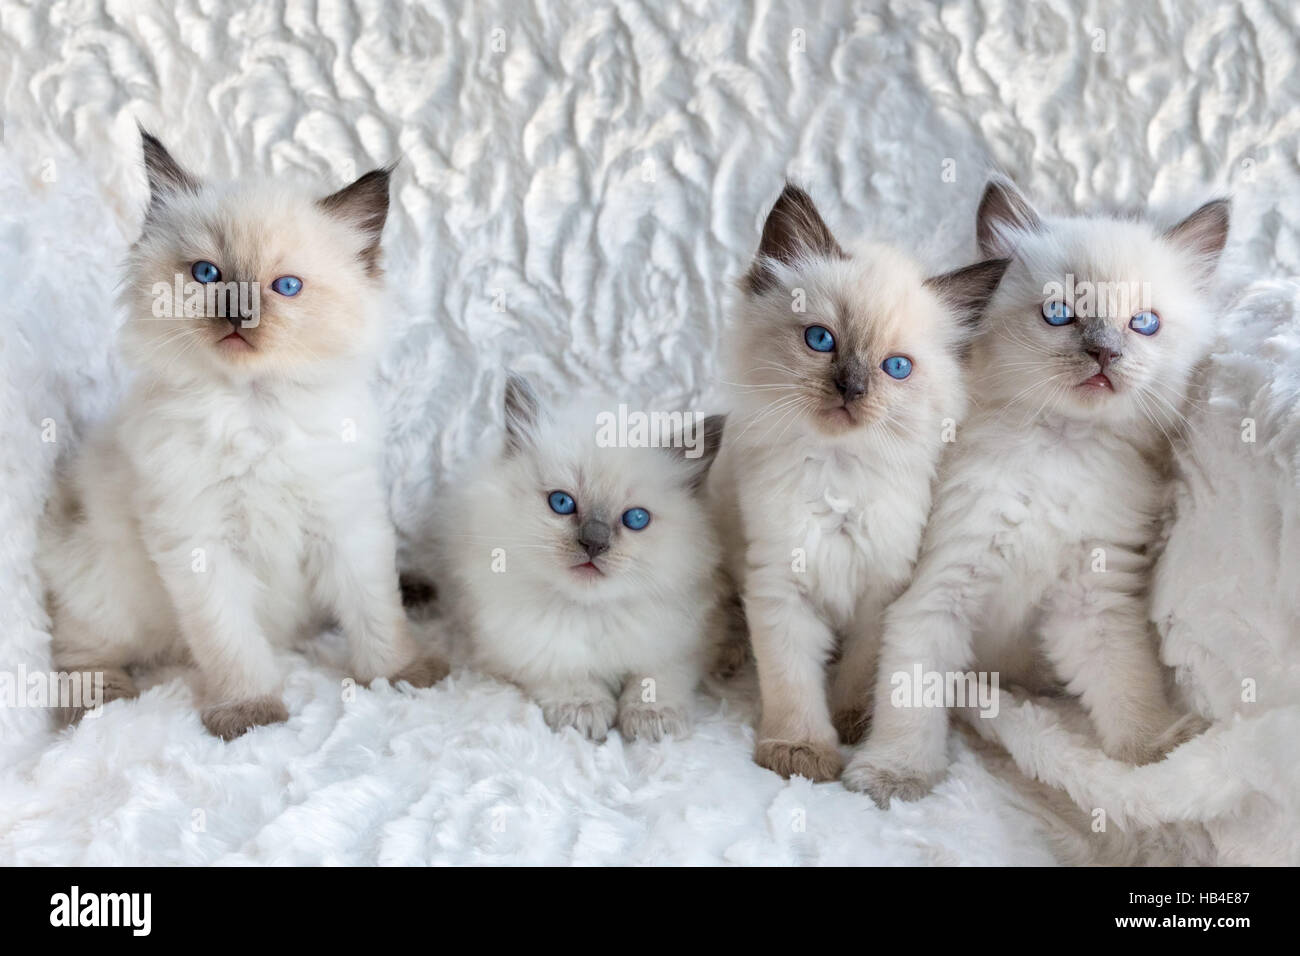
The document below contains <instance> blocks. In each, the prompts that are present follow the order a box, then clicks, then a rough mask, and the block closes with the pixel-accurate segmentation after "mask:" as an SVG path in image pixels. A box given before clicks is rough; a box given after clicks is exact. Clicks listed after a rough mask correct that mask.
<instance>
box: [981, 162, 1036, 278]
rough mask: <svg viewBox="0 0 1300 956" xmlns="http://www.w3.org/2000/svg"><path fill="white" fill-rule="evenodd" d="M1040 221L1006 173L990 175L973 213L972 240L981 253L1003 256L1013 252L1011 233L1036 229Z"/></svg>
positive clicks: (987, 255) (994, 256) (990, 256)
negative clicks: (977, 206) (976, 209)
mask: <svg viewBox="0 0 1300 956" xmlns="http://www.w3.org/2000/svg"><path fill="white" fill-rule="evenodd" d="M1042 228H1043V220H1042V219H1040V218H1039V216H1038V213H1037V212H1035V211H1034V207H1033V206H1032V205H1031V204H1030V202H1029V200H1028V199H1026V198H1025V196H1024V194H1023V193H1022V192H1021V191H1020V190H1019V189H1017V188H1016V184H1015V183H1013V182H1012V181H1011V180H1009V179H1007V178H1006V177H1005V176H993V177H992V178H990V179H989V182H988V185H987V186H985V187H984V195H983V196H982V197H980V205H979V211H978V212H976V213H975V241H976V242H977V243H978V244H979V250H980V254H981V255H983V256H985V257H987V258H989V259H1002V258H1006V257H1008V256H1010V255H1011V254H1012V253H1014V252H1015V244H1014V240H1013V239H1012V238H1011V235H1010V234H1011V233H1015V232H1038V230H1040V229H1042Z"/></svg>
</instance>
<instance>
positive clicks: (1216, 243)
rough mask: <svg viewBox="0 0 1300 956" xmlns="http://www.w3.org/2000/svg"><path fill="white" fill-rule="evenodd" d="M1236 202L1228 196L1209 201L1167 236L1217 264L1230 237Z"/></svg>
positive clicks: (1166, 235) (1210, 262)
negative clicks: (1229, 224) (1232, 215)
mask: <svg viewBox="0 0 1300 956" xmlns="http://www.w3.org/2000/svg"><path fill="white" fill-rule="evenodd" d="M1231 213H1232V203H1231V202H1230V201H1229V200H1227V199H1215V200H1212V201H1210V202H1207V203H1206V204H1205V205H1204V206H1202V207H1201V208H1200V209H1198V210H1196V212H1194V213H1192V214H1191V215H1190V216H1188V217H1187V218H1186V219H1184V220H1183V221H1182V222H1180V223H1179V224H1178V225H1176V226H1174V227H1173V228H1172V229H1169V230H1168V231H1167V232H1166V233H1165V238H1166V239H1168V240H1169V241H1170V242H1173V243H1175V244H1176V245H1179V246H1182V247H1183V248H1184V249H1187V250H1189V251H1190V252H1192V253H1194V254H1195V255H1197V256H1200V257H1201V258H1203V259H1205V260H1206V262H1207V264H1209V265H1213V264H1214V263H1216V262H1218V260H1219V253H1221V252H1223V246H1224V244H1225V243H1226V242H1227V241H1228V221H1229V218H1230V216H1231Z"/></svg>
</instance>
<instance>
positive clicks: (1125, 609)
mask: <svg viewBox="0 0 1300 956" xmlns="http://www.w3.org/2000/svg"><path fill="white" fill-rule="evenodd" d="M1226 232H1227V209H1226V204H1220V203H1216V204H1208V205H1207V206H1205V207H1203V208H1202V209H1201V210H1199V211H1198V212H1197V213H1196V214H1194V215H1193V216H1191V217H1189V218H1188V219H1187V220H1186V221H1184V222H1183V223H1181V224H1179V226H1177V227H1175V228H1174V229H1171V230H1169V231H1168V232H1167V233H1164V234H1161V233H1159V232H1157V231H1156V230H1154V229H1153V228H1152V227H1151V226H1149V225H1147V224H1145V223H1143V222H1139V221H1128V220H1126V221H1120V220H1114V219H1108V218H1087V217H1079V218H1071V219H1045V218H1044V217H1041V216H1039V215H1038V214H1037V213H1036V212H1034V211H1033V209H1032V207H1031V206H1030V205H1029V203H1028V202H1027V201H1026V200H1025V199H1024V197H1023V196H1021V195H1020V194H1019V193H1018V192H1017V191H1016V190H1015V187H1014V186H1013V185H1012V184H1011V183H1009V182H1007V181H1005V180H995V181H994V182H993V183H991V184H990V186H989V189H988V191H987V192H986V195H985V199H984V202H983V203H982V204H981V212H980V221H979V224H978V228H977V234H978V236H979V237H980V241H981V244H982V245H983V246H984V248H985V251H986V252H992V253H995V254H1001V255H1011V256H1013V257H1014V260H1013V263H1012V265H1011V267H1010V268H1009V270H1008V272H1007V274H1006V277H1005V278H1004V279H1003V282H1002V284H1001V286H1000V287H999V289H998V292H997V294H996V296H995V298H994V301H993V303H992V305H991V306H990V309H989V316H988V324H987V328H986V330H985V331H984V333H983V335H982V336H981V338H980V339H979V341H978V342H977V344H976V347H975V352H974V376H975V378H974V385H973V395H974V398H975V401H976V409H975V411H974V412H973V413H972V414H971V416H970V419H969V420H968V421H967V423H966V424H965V425H964V426H963V428H962V430H961V434H960V438H959V440H958V442H957V443H956V445H955V446H954V449H953V452H952V454H951V455H950V456H949V457H948V458H947V459H946V461H945V464H944V468H943V474H942V477H941V481H940V485H939V489H938V491H937V494H936V503H935V510H934V514H933V516H932V518H931V521H930V524H929V527H928V529H927V531H926V536H925V542H924V544H923V546H922V556H921V558H920V561H919V563H918V565H917V571H916V576H915V579H914V581H913V582H912V584H911V585H910V586H909V588H908V590H907V591H906V593H904V594H903V595H902V596H901V597H900V598H899V599H898V600H897V601H896V602H895V603H894V604H893V606H891V607H890V608H889V610H888V613H887V614H886V617H885V621H886V623H885V635H884V649H883V652H882V658H881V666H880V673H879V678H878V681H879V684H878V688H877V697H876V706H875V716H874V722H873V727H872V731H871V736H870V738H869V740H868V741H867V743H866V744H865V746H864V747H863V748H862V749H861V750H860V751H859V752H858V753H857V754H856V755H855V757H854V758H853V760H852V762H851V764H850V766H849V767H848V768H847V769H846V771H845V774H844V782H845V784H846V785H847V786H849V787H852V788H854V789H860V790H865V791H866V792H868V793H870V794H871V796H872V797H873V798H874V799H875V800H876V802H877V803H879V804H881V805H882V806H887V805H888V803H889V801H890V799H891V798H893V797H898V798H902V799H909V798H914V797H917V796H920V795H921V794H923V793H925V792H927V791H928V790H929V788H930V787H931V786H932V785H933V783H934V782H935V781H936V780H937V779H938V778H939V777H940V776H942V774H943V772H944V769H945V767H946V765H947V749H946V729H947V712H946V711H945V710H944V709H942V708H925V707H895V706H891V705H890V701H889V693H888V689H887V688H888V684H889V681H890V679H891V675H893V674H895V673H899V672H903V673H907V672H910V671H911V670H912V668H913V667H914V666H915V665H917V664H919V665H920V666H921V667H922V668H923V670H925V671H933V672H937V673H940V674H944V673H952V672H963V671H966V670H967V669H968V668H970V667H972V666H974V667H976V668H978V669H979V670H981V671H997V672H999V673H1000V674H1001V682H1002V683H1003V684H1004V685H1005V684H1006V683H1019V684H1023V685H1026V686H1028V687H1031V688H1035V687H1036V688H1049V687H1054V686H1055V685H1056V684H1057V683H1058V682H1059V683H1063V684H1064V686H1065V688H1066V689H1068V690H1069V691H1070V692H1072V693H1074V694H1078V695H1079V696H1080V697H1081V698H1082V702H1083V704H1084V707H1085V708H1086V709H1087V710H1088V712H1089V713H1090V715H1091V717H1092V720H1093V723H1094V725H1095V727H1096V729H1097V731H1098V733H1099V735H1100V738H1101V745H1102V748H1103V749H1104V750H1105V752H1106V753H1107V754H1108V755H1110V756H1112V757H1115V758H1118V759H1120V760H1123V761H1126V762H1129V763H1138V764H1141V763H1147V762H1150V761H1152V760H1156V759H1158V758H1159V757H1161V756H1162V755H1163V754H1164V753H1165V752H1166V751H1168V750H1169V749H1170V748H1171V747H1173V746H1176V745H1177V744H1178V743H1179V742H1181V741H1182V740H1184V739H1186V738H1187V736H1189V735H1190V734H1192V733H1194V732H1195V731H1196V730H1197V729H1198V727H1199V726H1200V724H1199V723H1198V722H1197V721H1196V720H1195V719H1192V718H1184V717H1183V716H1182V715H1180V714H1179V713H1178V712H1176V711H1175V710H1174V709H1173V708H1172V707H1171V705H1170V704H1169V703H1168V701H1167V699H1166V693H1165V681H1164V675H1163V673H1162V670H1161V668H1160V665H1159V662H1158V660H1157V657H1156V649H1155V646H1154V641H1153V638H1152V635H1151V633H1150V627H1149V624H1148V612H1147V591H1148V578H1149V570H1150V561H1151V557H1152V551H1153V548H1154V546H1155V543H1156V535H1157V530H1158V523H1159V520H1160V517H1161V514H1162V512H1163V510H1164V508H1165V505H1166V501H1167V477H1168V469H1169V464H1170V452H1171V444H1170V443H1171V439H1172V436H1173V435H1174V434H1175V433H1176V432H1177V429H1178V426H1179V425H1180V423H1181V422H1182V421H1183V419H1184V410H1185V408H1186V403H1187V401H1188V394H1187V393H1188V382H1189V379H1190V377H1191V375H1192V372H1193V369H1194V368H1195V366H1196V365H1197V363H1198V362H1200V361H1201V360H1202V358H1203V357H1204V356H1205V354H1206V352H1207V350H1208V348H1209V346H1210V342H1211V335H1212V331H1213V311H1212V309H1211V307H1210V305H1211V296H1210V291H1211V288H1210V286H1211V284H1212V275H1213V266H1214V260H1215V258H1216V257H1217V255H1218V252H1219V250H1221V249H1222V246H1223V242H1224V240H1225V238H1226ZM1067 273H1069V274H1073V275H1074V276H1075V282H1076V286H1078V284H1079V283H1082V282H1085V281H1086V282H1090V283H1093V284H1095V285H1098V286H1101V287H1102V288H1111V287H1109V286H1105V285H1101V284H1105V283H1124V284H1128V283H1136V285H1135V286H1133V288H1134V289H1135V290H1138V291H1137V294H1138V299H1137V300H1136V301H1130V302H1129V303H1128V306H1129V308H1128V309H1126V310H1124V311H1123V312H1117V311H1116V310H1115V309H1112V306H1111V303H1110V302H1109V301H1107V302H1106V303H1105V304H1101V305H1099V306H1098V307H1096V308H1095V309H1094V310H1092V311H1094V312H1095V313H1096V314H1095V315H1090V316H1080V317H1079V318H1077V319H1076V321H1074V322H1073V323H1071V324H1068V325H1064V326H1061V327H1053V326H1051V325H1049V324H1047V323H1046V322H1045V321H1044V320H1043V317H1042V309H1043V307H1044V300H1045V298H1053V297H1054V296H1053V295H1049V293H1048V290H1049V286H1050V284H1051V283H1062V284H1063V283H1064V282H1065V279H1066V275H1067ZM1143 283H1145V284H1147V287H1146V290H1145V293H1144V292H1143V291H1142V284H1143ZM1080 288H1081V287H1080ZM1144 294H1145V295H1149V297H1150V298H1149V301H1147V300H1146V299H1144V298H1143V295H1144ZM1141 309H1153V310H1154V311H1156V312H1157V313H1158V314H1159V316H1160V321H1161V327H1160V330H1159V331H1158V332H1157V334H1156V335H1153V336H1149V337H1148V336H1144V335H1140V334H1138V333H1137V332H1135V331H1133V330H1131V329H1130V328H1129V327H1128V323H1129V320H1130V318H1131V315H1130V313H1131V312H1133V311H1135V310H1141ZM1098 337H1104V338H1105V340H1106V341H1108V342H1112V343H1114V344H1115V345H1116V347H1117V348H1118V349H1119V353H1120V354H1119V356H1118V358H1115V359H1111V360H1109V364H1108V365H1106V366H1105V371H1106V373H1107V375H1108V376H1109V378H1110V380H1111V381H1112V383H1113V390H1111V389H1098V388H1084V387H1081V384H1080V383H1083V382H1084V381H1085V380H1088V379H1089V378H1090V377H1091V376H1092V375H1093V374H1094V373H1096V372H1098V369H1099V367H1101V365H1100V357H1099V356H1100V352H1095V353H1089V351H1088V348H1089V343H1090V341H1093V340H1095V339H1097V338H1098Z"/></svg>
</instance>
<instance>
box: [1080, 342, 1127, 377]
mask: <svg viewBox="0 0 1300 956" xmlns="http://www.w3.org/2000/svg"><path fill="white" fill-rule="evenodd" d="M1084 351H1085V352H1087V353H1088V354H1089V355H1091V356H1092V357H1093V358H1095V359H1096V360H1097V364H1098V365H1100V366H1101V370H1102V371H1103V372H1104V371H1106V367H1107V366H1108V365H1110V363H1111V362H1113V361H1115V359H1117V358H1119V357H1120V355H1121V354H1122V353H1120V352H1115V351H1112V350H1111V349H1106V348H1100V349H1084Z"/></svg>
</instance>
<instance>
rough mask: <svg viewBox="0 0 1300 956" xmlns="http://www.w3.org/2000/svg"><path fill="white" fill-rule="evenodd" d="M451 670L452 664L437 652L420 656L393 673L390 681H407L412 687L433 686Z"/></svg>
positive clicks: (394, 682)
mask: <svg viewBox="0 0 1300 956" xmlns="http://www.w3.org/2000/svg"><path fill="white" fill-rule="evenodd" d="M450 672H451V666H450V665H449V664H448V663H447V662H446V661H445V660H443V659H442V658H441V657H439V656H438V655H436V654H430V655H428V656H427V657H420V658H417V659H415V660H414V661H412V662H411V663H409V664H407V665H406V666H405V667H403V668H402V669H401V670H400V671H398V672H397V673H396V674H394V675H393V677H392V679H391V680H390V681H389V682H390V683H393V684H396V683H397V682H398V681H406V682H407V683H408V684H410V685H411V686H412V687H432V686H433V685H434V684H436V683H438V681H440V680H442V679H443V678H444V677H446V676H447V675H448V674H449V673H450Z"/></svg>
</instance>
